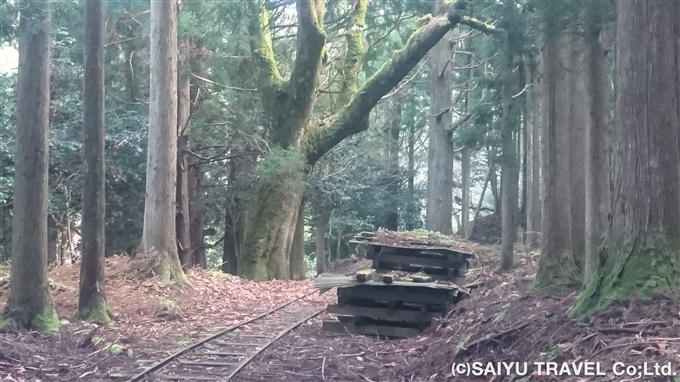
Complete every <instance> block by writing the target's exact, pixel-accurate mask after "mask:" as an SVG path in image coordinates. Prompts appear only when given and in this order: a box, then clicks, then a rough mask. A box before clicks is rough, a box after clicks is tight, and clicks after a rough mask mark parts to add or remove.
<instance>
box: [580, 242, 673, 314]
mask: <svg viewBox="0 0 680 382" xmlns="http://www.w3.org/2000/svg"><path fill="white" fill-rule="evenodd" d="M605 242H608V241H605ZM612 248H613V249H612ZM678 288H680V246H678V245H677V244H672V243H669V241H667V240H665V239H664V238H659V237H650V238H643V237H639V236H638V237H628V238H626V239H624V240H623V242H622V243H616V242H615V243H612V245H611V246H609V247H605V246H602V247H601V248H600V267H599V269H598V272H597V273H596V274H595V276H594V277H593V279H592V281H591V282H590V283H588V285H587V286H586V288H585V289H584V290H583V292H581V294H580V295H579V297H578V298H577V300H576V302H575V303H574V306H573V307H572V308H571V309H570V311H569V315H570V316H572V317H573V316H577V315H582V314H589V313H595V312H598V311H600V310H602V309H604V308H606V307H608V306H610V305H612V304H615V303H620V302H623V301H625V300H627V299H629V298H630V297H631V295H633V294H636V295H638V296H639V297H640V298H641V299H642V300H643V301H649V300H650V299H649V294H650V292H652V291H653V290H658V289H660V290H665V291H669V290H674V289H678Z"/></svg>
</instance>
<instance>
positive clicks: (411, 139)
mask: <svg viewBox="0 0 680 382" xmlns="http://www.w3.org/2000/svg"><path fill="white" fill-rule="evenodd" d="M407 151H408V152H407V156H408V174H407V175H406V198H407V200H406V224H405V225H406V230H407V231H412V230H414V229H415V228H416V222H417V221H418V220H419V219H418V216H417V215H418V205H417V203H418V201H417V200H416V196H415V193H416V191H415V177H416V127H415V126H414V124H413V123H411V124H409V127H408V148H407Z"/></svg>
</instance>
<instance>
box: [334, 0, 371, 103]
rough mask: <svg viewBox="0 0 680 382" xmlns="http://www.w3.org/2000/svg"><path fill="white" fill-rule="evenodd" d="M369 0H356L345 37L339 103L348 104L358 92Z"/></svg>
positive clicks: (364, 50)
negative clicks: (345, 51)
mask: <svg viewBox="0 0 680 382" xmlns="http://www.w3.org/2000/svg"><path fill="white" fill-rule="evenodd" d="M367 11H368V0H355V3H354V12H353V13H352V17H351V18H350V20H349V28H347V33H346V34H345V38H346V39H347V54H346V55H345V62H344V64H343V66H342V81H341V83H340V95H339V96H338V98H337V104H338V105H346V104H348V103H349V101H350V100H351V99H352V97H353V96H354V95H355V94H356V93H357V91H358V88H357V79H358V77H359V72H360V71H361V62H362V61H363V59H364V54H365V53H366V47H365V46H364V26H366V12H367Z"/></svg>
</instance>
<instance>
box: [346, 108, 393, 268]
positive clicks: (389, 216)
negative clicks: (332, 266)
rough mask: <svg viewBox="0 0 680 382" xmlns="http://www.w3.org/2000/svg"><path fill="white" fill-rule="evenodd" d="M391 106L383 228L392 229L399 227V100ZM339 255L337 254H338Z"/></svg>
mask: <svg viewBox="0 0 680 382" xmlns="http://www.w3.org/2000/svg"><path fill="white" fill-rule="evenodd" d="M394 102H395V103H394V105H392V108H391V110H390V111H391V121H390V128H389V136H388V149H387V156H388V158H389V170H388V171H389V175H388V176H387V181H388V184H387V188H386V192H387V193H388V194H389V196H388V200H389V201H390V203H389V205H388V206H387V209H386V210H387V211H386V213H385V228H386V229H388V230H392V231H397V230H398V229H399V208H398V206H399V205H400V204H401V203H400V202H399V201H400V198H399V194H400V187H399V186H400V184H399V181H400V179H401V177H400V174H399V133H400V130H401V100H400V99H398V100H396V101H394ZM338 256H339V254H338Z"/></svg>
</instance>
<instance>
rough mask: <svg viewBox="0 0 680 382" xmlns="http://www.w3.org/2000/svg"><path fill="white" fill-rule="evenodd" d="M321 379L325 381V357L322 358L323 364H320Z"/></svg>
mask: <svg viewBox="0 0 680 382" xmlns="http://www.w3.org/2000/svg"><path fill="white" fill-rule="evenodd" d="M321 378H323V380H324V381H325V380H326V357H323V362H321Z"/></svg>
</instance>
